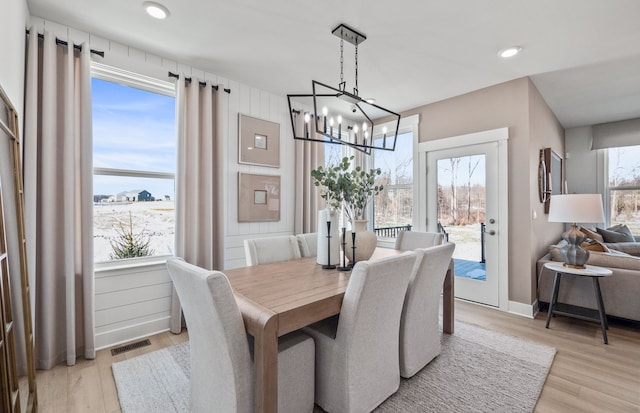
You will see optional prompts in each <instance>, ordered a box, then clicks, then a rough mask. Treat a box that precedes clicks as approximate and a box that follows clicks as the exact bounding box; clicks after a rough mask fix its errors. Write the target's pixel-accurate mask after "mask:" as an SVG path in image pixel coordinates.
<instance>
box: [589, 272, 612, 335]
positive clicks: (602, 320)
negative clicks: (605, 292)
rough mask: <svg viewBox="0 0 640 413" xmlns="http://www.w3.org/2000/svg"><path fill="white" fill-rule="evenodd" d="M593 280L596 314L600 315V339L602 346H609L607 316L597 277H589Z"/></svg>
mask: <svg viewBox="0 0 640 413" xmlns="http://www.w3.org/2000/svg"><path fill="white" fill-rule="evenodd" d="M591 278H592V279H593V289H594V290H595V293H596V302H597V303H598V313H600V326H601V327H602V337H603V338H604V344H609V340H608V339H607V328H608V327H609V326H608V323H607V314H606V313H605V312H604V302H603V301H602V292H601V291H600V282H599V281H598V277H591Z"/></svg>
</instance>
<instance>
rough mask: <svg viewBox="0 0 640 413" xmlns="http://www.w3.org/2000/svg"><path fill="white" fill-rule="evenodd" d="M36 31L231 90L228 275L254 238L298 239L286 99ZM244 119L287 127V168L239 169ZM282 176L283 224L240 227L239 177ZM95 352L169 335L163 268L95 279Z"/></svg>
mask: <svg viewBox="0 0 640 413" xmlns="http://www.w3.org/2000/svg"><path fill="white" fill-rule="evenodd" d="M31 26H32V27H33V28H34V29H35V30H36V31H37V32H39V33H43V32H44V31H45V30H46V31H48V32H49V33H51V34H55V35H56V36H57V37H58V38H60V39H63V40H70V41H73V42H74V43H76V44H80V43H83V42H84V43H86V44H88V45H89V47H91V48H92V49H96V50H99V51H104V52H105V57H104V58H100V57H95V56H94V57H93V58H94V59H95V60H96V61H99V62H100V63H103V64H106V65H110V66H114V67H117V68H120V69H124V70H129V71H131V72H135V73H140V74H143V75H146V76H151V77H155V78H158V79H161V80H169V77H168V74H167V72H168V71H171V72H174V73H183V74H186V75H187V76H194V77H198V78H200V79H206V80H209V81H212V82H214V83H217V84H219V85H221V86H223V87H225V88H230V89H231V94H227V93H225V92H222V90H220V92H219V93H220V100H219V102H220V107H221V109H220V112H219V125H218V131H219V133H220V134H221V136H222V137H223V148H222V149H223V151H224V153H225V156H224V162H225V164H224V168H223V169H224V171H225V179H224V188H223V196H225V197H226V201H225V207H224V208H225V210H224V216H225V223H224V234H225V254H224V269H231V268H237V267H242V266H244V265H246V263H245V258H244V245H243V242H244V240H245V239H247V238H253V237H266V236H276V235H290V234H293V228H294V224H293V212H294V202H295V200H294V190H295V182H294V169H295V161H294V155H295V151H294V148H295V145H294V141H293V138H292V135H291V126H290V118H289V115H288V104H287V100H286V97H284V96H279V95H275V94H273V93H269V92H266V91H263V90H260V89H257V88H254V87H251V86H248V85H245V84H242V83H239V82H237V81H233V80H229V79H226V78H224V77H222V76H217V75H215V74H213V73H209V72H204V71H202V70H198V69H196V68H193V67H191V66H187V65H183V64H180V63H179V62H176V61H174V60H171V59H167V58H164V57H161V56H158V55H155V54H152V53H148V52H145V51H142V50H139V49H135V48H133V47H129V46H126V45H122V44H120V43H117V42H114V41H111V40H107V39H104V38H101V37H99V36H95V35H93V34H90V33H85V32H82V31H79V30H76V29H74V28H71V27H67V26H63V25H60V24H57V23H55V22H51V21H49V20H45V19H42V18H38V17H33V16H32V18H31ZM239 114H245V115H249V116H253V117H255V118H260V119H264V120H268V121H271V122H276V123H279V124H280V168H269V167H264V166H257V165H246V164H239V163H238V132H239V131H238V115H239ZM239 172H247V173H258V174H268V175H279V176H280V197H281V198H280V207H281V210H280V217H281V219H280V221H278V222H264V223H238V219H237V216H238V212H237V211H238V173H239ZM95 282H96V293H95V299H96V301H95V317H96V347H97V348H104V347H109V346H112V345H114V344H118V343H123V342H126V341H130V340H133V339H136V338H139V337H144V336H148V335H151V334H155V333H157V332H161V331H166V330H168V329H169V311H170V303H171V299H170V296H171V294H170V293H171V281H170V279H169V275H168V273H167V270H166V267H165V265H164V263H160V264H158V263H154V264H147V265H138V266H135V267H128V268H101V269H97V270H96V275H95Z"/></svg>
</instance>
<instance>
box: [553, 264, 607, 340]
mask: <svg viewBox="0 0 640 413" xmlns="http://www.w3.org/2000/svg"><path fill="white" fill-rule="evenodd" d="M544 267H545V268H548V269H549V270H551V271H554V272H555V273H556V275H555V277H554V279H553V293H552V296H551V302H550V303H549V313H548V314H547V325H546V328H549V322H550V321H551V316H552V315H553V314H559V315H564V316H568V317H573V318H579V319H581V320H587V321H595V322H599V323H600V326H601V327H602V337H603V338H604V344H609V340H608V339H607V329H608V328H609V325H608V323H607V314H606V313H605V310H604V303H603V301H602V293H601V292H600V282H599V281H598V280H599V278H600V277H608V276H610V275H611V274H612V273H613V272H612V271H611V270H610V269H608V268H602V267H596V266H594V265H586V266H585V267H586V268H584V269H580V268H571V267H565V266H564V265H563V264H562V263H561V262H548V263H546V264H544ZM563 274H573V275H578V276H581V277H590V278H591V279H592V280H593V289H594V292H595V295H596V303H597V305H598V311H596V310H592V309H590V308H584V309H580V311H576V310H573V309H572V308H570V307H569V306H567V305H566V304H562V303H558V291H559V290H560V279H561V278H562V275H563Z"/></svg>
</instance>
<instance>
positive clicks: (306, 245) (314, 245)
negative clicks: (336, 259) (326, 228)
mask: <svg viewBox="0 0 640 413" xmlns="http://www.w3.org/2000/svg"><path fill="white" fill-rule="evenodd" d="M296 238H297V239H298V246H299V247H300V255H302V256H303V257H315V256H316V255H318V233H317V232H309V233H305V234H298V235H296Z"/></svg>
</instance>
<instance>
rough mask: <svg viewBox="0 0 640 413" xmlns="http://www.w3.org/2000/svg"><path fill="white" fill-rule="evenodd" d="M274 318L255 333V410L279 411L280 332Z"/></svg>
mask: <svg viewBox="0 0 640 413" xmlns="http://www.w3.org/2000/svg"><path fill="white" fill-rule="evenodd" d="M276 324H277V323H276V322H275V319H274V318H270V319H269V320H267V321H266V323H265V324H264V326H263V329H262V330H261V331H257V332H256V334H255V335H254V353H253V360H254V361H253V363H254V372H255V411H256V412H274V413H275V412H277V411H278V334H277V331H276V328H277V325H276Z"/></svg>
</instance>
